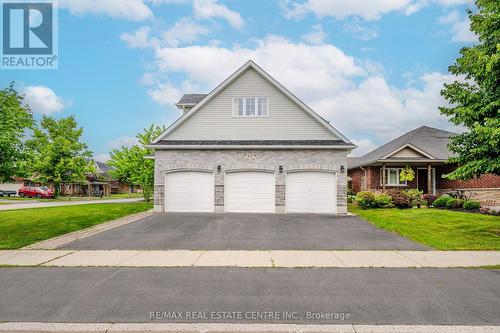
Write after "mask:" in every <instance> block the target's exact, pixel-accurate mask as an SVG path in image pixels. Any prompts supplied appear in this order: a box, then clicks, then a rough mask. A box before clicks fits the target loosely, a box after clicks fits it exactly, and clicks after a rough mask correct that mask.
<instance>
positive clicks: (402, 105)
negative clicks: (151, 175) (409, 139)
mask: <svg viewBox="0 0 500 333" xmlns="http://www.w3.org/2000/svg"><path fill="white" fill-rule="evenodd" d="M155 56H156V66H157V69H158V72H159V73H161V75H166V76H168V75H171V74H175V75H178V74H181V75H185V77H186V79H187V80H189V82H191V83H192V84H194V85H198V86H200V87H206V88H207V89H208V90H209V89H211V88H213V87H215V86H216V85H218V84H219V83H220V82H222V81H223V80H224V79H225V78H226V77H227V76H228V75H230V74H231V73H232V72H233V71H235V70H236V69H237V68H238V67H240V66H241V65H242V64H243V63H245V62H246V61H247V60H248V59H252V60H254V61H255V62H256V63H257V64H259V65H260V66H262V67H263V68H264V69H265V70H266V71H267V72H269V73H270V74H271V75H272V76H273V77H275V78H276V79H277V80H278V81H279V82H281V83H282V84H284V85H285V86H286V87H287V88H288V89H290V90H291V91H292V92H293V93H294V94H296V95H297V96H298V97H299V98H301V99H303V100H304V101H305V102H306V103H307V104H309V105H310V106H311V107H312V108H313V109H314V110H316V111H317V112H318V113H319V114H321V115H322V116H324V117H325V118H327V119H328V120H330V121H331V123H332V125H333V126H335V127H336V128H338V129H339V130H340V131H341V132H342V133H344V134H346V135H347V136H348V137H357V138H367V137H369V138H370V139H371V140H372V142H374V143H381V141H385V140H387V139H391V138H394V137H395V136H397V135H400V134H402V133H403V132H405V131H407V130H411V129H413V128H416V127H418V126H420V125H429V126H436V127H440V128H444V129H452V127H451V125H450V124H449V123H448V121H447V119H446V118H445V117H444V116H441V115H440V113H439V111H438V109H437V107H438V106H440V105H445V104H446V102H445V101H444V99H443V98H442V97H441V96H440V90H441V89H442V84H443V82H450V81H452V80H453V77H452V76H450V75H444V74H441V73H427V74H424V75H422V76H420V77H419V78H417V79H416V80H415V81H414V83H413V84H411V85H410V86H409V87H406V88H398V87H393V86H390V85H389V83H388V82H387V79H386V78H385V77H384V75H385V72H384V68H383V67H381V66H380V64H376V63H373V62H372V61H368V60H363V61H361V60H359V59H355V58H354V57H351V56H349V55H347V54H345V53H344V52H343V51H342V50H340V49H338V48H337V47H335V46H333V45H330V44H320V45H308V44H303V43H294V42H291V41H290V40H287V39H285V38H283V37H278V36H268V37H266V38H264V39H262V40H258V41H256V42H255V45H254V46H253V47H241V46H238V45H235V46H233V47H230V48H226V47H219V46H210V45H205V46H188V47H182V48H171V47H165V48H157V49H156V50H155ZM184 88H185V87H176V86H173V85H172V84H161V85H160V86H158V88H157V89H154V90H152V91H150V95H151V97H152V98H153V99H154V100H156V101H157V102H159V103H162V104H164V105H167V104H168V105H171V103H173V102H175V101H176V99H177V98H178V97H180V95H181V92H187V91H185V89H184ZM362 144H365V146H366V143H365V142H362Z"/></svg>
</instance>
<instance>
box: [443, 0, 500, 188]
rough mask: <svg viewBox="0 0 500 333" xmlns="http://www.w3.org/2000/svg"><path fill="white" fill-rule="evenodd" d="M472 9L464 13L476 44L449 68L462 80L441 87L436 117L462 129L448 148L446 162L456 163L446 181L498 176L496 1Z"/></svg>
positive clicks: (481, 0)
mask: <svg viewBox="0 0 500 333" xmlns="http://www.w3.org/2000/svg"><path fill="white" fill-rule="evenodd" d="M476 6H477V9H478V10H477V12H472V11H470V10H469V11H468V14H469V18H470V20H471V30H472V31H473V32H474V33H475V34H476V35H477V36H478V38H479V42H478V43H477V44H476V45H474V46H470V47H464V48H462V49H461V50H460V54H461V56H460V57H459V58H458V59H457V60H456V62H455V63H454V64H453V65H451V66H450V67H449V71H450V72H451V73H452V74H455V75H459V76H463V77H465V80H461V81H459V80H457V81H455V82H453V83H451V84H445V86H444V89H443V90H442V91H441V94H442V95H443V96H444V97H445V98H446V99H447V100H448V101H449V102H450V104H451V106H449V107H441V108H440V111H441V113H442V114H444V115H446V116H448V117H450V121H451V122H452V123H454V124H455V125H461V126H464V127H465V128H466V131H465V132H464V133H463V134H460V135H458V136H455V137H453V138H452V139H451V143H450V145H449V148H450V150H451V151H452V152H454V153H455V154H456V157H453V158H451V159H450V162H452V163H458V168H457V169H456V170H455V171H453V172H452V173H450V174H448V175H447V177H448V178H450V179H470V178H472V177H474V176H480V175H483V174H487V173H492V174H500V157H499V152H500V114H499V112H500V111H499V110H500V2H499V1H498V0H476Z"/></svg>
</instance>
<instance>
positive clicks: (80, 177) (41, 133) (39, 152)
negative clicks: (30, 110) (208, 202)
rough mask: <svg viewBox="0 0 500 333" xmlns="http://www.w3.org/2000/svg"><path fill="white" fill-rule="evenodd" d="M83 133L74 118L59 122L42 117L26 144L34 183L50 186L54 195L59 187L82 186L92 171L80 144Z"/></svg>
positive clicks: (85, 150)
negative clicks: (28, 149)
mask: <svg viewBox="0 0 500 333" xmlns="http://www.w3.org/2000/svg"><path fill="white" fill-rule="evenodd" d="M82 132H83V129H82V128H81V127H80V128H78V124H77V123H76V121H75V118H74V116H70V117H67V118H61V119H59V120H56V119H54V118H51V117H47V116H44V117H43V118H42V120H41V121H40V128H39V129H38V128H35V130H34V134H33V138H32V139H30V140H29V141H28V144H29V147H30V149H31V150H32V162H31V163H30V168H29V169H30V172H31V175H32V178H33V180H35V181H39V182H41V183H48V184H53V185H54V187H55V190H56V195H58V194H59V187H60V185H61V184H62V183H84V182H85V176H86V174H87V173H88V172H91V171H92V168H91V165H90V162H89V161H90V158H91V157H92V153H91V152H90V151H89V150H88V149H87V145H86V144H85V143H83V142H80V139H81V136H82Z"/></svg>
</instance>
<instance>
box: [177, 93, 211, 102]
mask: <svg viewBox="0 0 500 333" xmlns="http://www.w3.org/2000/svg"><path fill="white" fill-rule="evenodd" d="M205 96H207V94H184V96H182V97H181V99H180V100H179V102H177V104H198V103H199V102H200V101H201V100H202V99H203V98H205Z"/></svg>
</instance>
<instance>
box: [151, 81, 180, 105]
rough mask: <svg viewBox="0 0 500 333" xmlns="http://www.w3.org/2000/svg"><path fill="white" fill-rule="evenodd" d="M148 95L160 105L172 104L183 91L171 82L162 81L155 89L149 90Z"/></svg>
mask: <svg viewBox="0 0 500 333" xmlns="http://www.w3.org/2000/svg"><path fill="white" fill-rule="evenodd" d="M148 95H149V96H150V97H151V98H152V99H153V101H155V102H157V103H158V104H160V105H164V106H172V105H173V104H175V103H177V102H178V101H179V99H180V98H181V96H182V92H181V91H180V90H179V89H177V88H176V87H175V86H173V85H172V84H171V83H168V82H167V83H160V84H158V86H157V87H156V88H154V89H150V90H148Z"/></svg>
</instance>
